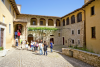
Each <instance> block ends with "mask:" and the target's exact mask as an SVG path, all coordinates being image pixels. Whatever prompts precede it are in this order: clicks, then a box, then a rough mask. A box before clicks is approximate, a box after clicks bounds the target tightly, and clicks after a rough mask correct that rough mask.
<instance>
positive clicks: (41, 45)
mask: <svg viewBox="0 0 100 67" xmlns="http://www.w3.org/2000/svg"><path fill="white" fill-rule="evenodd" d="M39 51H40V55H42V54H43V43H42V42H41V41H39Z"/></svg>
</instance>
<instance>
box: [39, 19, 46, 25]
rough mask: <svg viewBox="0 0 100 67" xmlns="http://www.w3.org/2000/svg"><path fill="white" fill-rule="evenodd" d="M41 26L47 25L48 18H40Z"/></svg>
mask: <svg viewBox="0 0 100 67" xmlns="http://www.w3.org/2000/svg"><path fill="white" fill-rule="evenodd" d="M40 26H46V20H45V19H44V18H40Z"/></svg>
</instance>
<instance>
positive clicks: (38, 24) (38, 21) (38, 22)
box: [37, 18, 40, 26]
mask: <svg viewBox="0 0 100 67" xmlns="http://www.w3.org/2000/svg"><path fill="white" fill-rule="evenodd" d="M37 26H40V18H37Z"/></svg>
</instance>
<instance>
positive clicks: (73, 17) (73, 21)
mask: <svg viewBox="0 0 100 67" xmlns="http://www.w3.org/2000/svg"><path fill="white" fill-rule="evenodd" d="M73 23H75V16H74V15H73V16H72V17H71V24H73Z"/></svg>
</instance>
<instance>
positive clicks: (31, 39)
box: [28, 34, 33, 44]
mask: <svg viewBox="0 0 100 67" xmlns="http://www.w3.org/2000/svg"><path fill="white" fill-rule="evenodd" d="M31 41H33V35H32V34H29V35H28V42H29V44H30V43H31Z"/></svg>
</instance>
